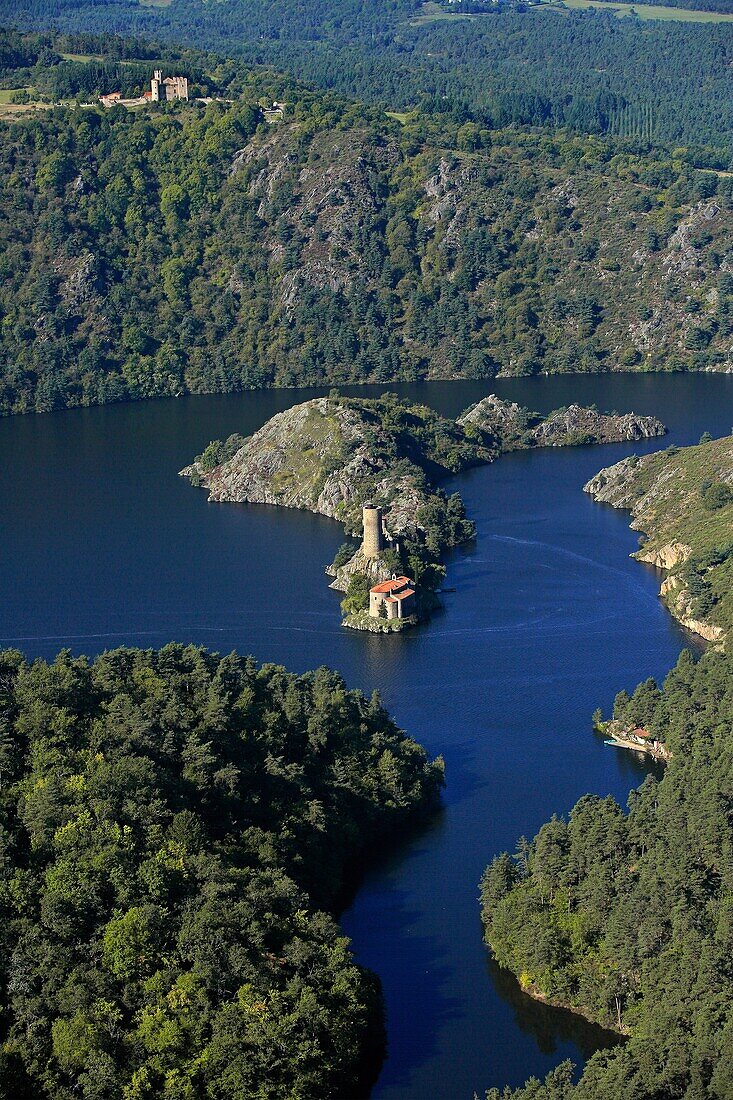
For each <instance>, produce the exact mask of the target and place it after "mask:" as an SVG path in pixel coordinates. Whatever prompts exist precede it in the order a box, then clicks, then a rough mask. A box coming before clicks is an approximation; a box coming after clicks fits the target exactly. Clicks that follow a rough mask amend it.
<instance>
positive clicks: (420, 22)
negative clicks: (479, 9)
mask: <svg viewBox="0 0 733 1100" xmlns="http://www.w3.org/2000/svg"><path fill="white" fill-rule="evenodd" d="M420 13H421V14H420V15H416V16H415V18H414V19H411V20H410V26H411V27H422V26H424V25H425V24H426V23H441V22H443V21H444V20H450V22H451V23H457V22H458V21H459V20H463V21H465V20H466V19H480V18H481V16H480V15H478V16H477V15H461V14H460V13H459V12H453V11H446V10H445V8H441V6H440V4H435V3H433V2H432V0H428V2H427V3H426V4H423V6H422V7H421V9H420Z"/></svg>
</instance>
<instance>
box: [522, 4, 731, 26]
mask: <svg viewBox="0 0 733 1100" xmlns="http://www.w3.org/2000/svg"><path fill="white" fill-rule="evenodd" d="M543 2H544V3H545V6H546V7H550V6H552V7H555V8H557V9H558V10H562V8H571V9H574V10H579V11H585V10H586V9H587V8H599V9H601V10H602V11H612V12H613V14H614V15H615V16H616V17H617V18H618V19H624V18H626V16H629V15H632V14H636V15H637V16H638V17H639V19H664V20H669V19H671V20H675V21H677V22H680V23H733V15H727V14H725V13H723V12H716V11H693V10H692V9H691V8H668V7H665V6H664V5H662V4H616V3H613V4H609V3H605V2H604V0H562V3H561V4H557V5H556V4H550V3H547V2H546V0H543Z"/></svg>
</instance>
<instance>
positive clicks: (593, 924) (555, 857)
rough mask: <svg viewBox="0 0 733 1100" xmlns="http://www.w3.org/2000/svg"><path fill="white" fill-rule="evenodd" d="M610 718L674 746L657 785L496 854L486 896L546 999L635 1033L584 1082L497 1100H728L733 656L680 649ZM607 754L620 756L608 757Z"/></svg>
mask: <svg viewBox="0 0 733 1100" xmlns="http://www.w3.org/2000/svg"><path fill="white" fill-rule="evenodd" d="M615 715H616V717H617V718H618V719H619V720H621V721H622V722H623V723H624V725H643V726H645V727H646V728H647V729H649V730H650V731H651V732H652V733H654V734H655V735H656V736H657V737H659V738H660V739H662V740H664V741H665V742H666V743H667V745H668V747H669V748H670V749H671V751H672V759H671V761H670V763H669V764H668V765H667V766H666V768H665V771H664V775H663V776H662V778H661V779H660V780H657V779H655V778H653V777H652V776H649V777H648V778H647V779H646V780H645V782H644V783H643V785H642V786H641V787H640V788H639V789H638V790H636V791H632V793H631V795H630V797H629V810H628V813H627V814H624V812H623V810H622V809H621V807H620V806H618V805H617V804H616V803H615V802H614V800H613V799H611V798H606V799H600V798H598V797H595V796H587V797H585V798H583V799H581V800H580V802H578V804H577V805H576V806H575V808H574V809H573V810H572V812H571V814H570V816H569V818H568V820H567V821H566V820H564V819H561V818H557V817H554V818H553V819H552V821H550V822H548V823H547V824H546V825H544V826H543V827H542V829H541V830H540V831H539V833H538V834H537V836H536V837H535V839H534V840H533V841H532V843H531V844H529V845H527V843H526V841H524V842H522V843H520V845H519V847H518V850H517V854H516V855H515V856H514V857H510V856H508V855H506V854H504V855H502V856H499V857H498V858H497V859H495V860H494V862H493V863H492V865H491V867H490V868H489V869H488V870H487V872H486V874H485V876H484V878H483V881H482V887H481V894H482V911H483V919H484V925H485V929H486V939H487V942H488V943H489V945H490V946H491V948H492V951H493V953H494V955H495V957H496V959H497V960H498V961H499V963H501V964H502V965H503V966H508V967H509V968H510V969H512V970H513V971H514V973H515V974H517V976H518V977H519V978H520V981H521V982H522V983H523V984H524V985H525V987H526V988H528V989H531V990H532V991H533V992H534V993H535V994H536V995H541V996H545V997H549V998H550V999H552V1000H556V1001H559V1002H562V1003H564V1004H568V1005H570V1006H572V1007H573V1008H575V1009H576V1010H579V1011H582V1012H584V1013H586V1014H587V1015H589V1016H590V1017H592V1018H593V1019H596V1020H598V1021H600V1022H602V1023H604V1024H605V1025H606V1026H608V1027H613V1028H616V1029H618V1030H621V1031H623V1032H624V1033H625V1034H627V1035H630V1036H631V1037H630V1039H629V1041H628V1042H626V1043H624V1044H623V1045H622V1046H620V1047H618V1048H616V1049H615V1050H613V1051H612V1052H610V1053H609V1052H604V1053H600V1054H597V1055H595V1056H594V1057H593V1058H592V1059H591V1060H590V1062H589V1063H588V1064H587V1066H586V1068H585V1071H584V1073H583V1076H582V1078H581V1080H580V1082H579V1084H577V1085H574V1084H573V1078H572V1075H571V1073H570V1071H569V1068H568V1067H567V1066H564V1067H561V1069H560V1070H559V1071H558V1072H557V1073H555V1074H553V1075H551V1077H550V1078H548V1081H547V1083H546V1085H544V1086H539V1084H537V1083H536V1082H535V1083H534V1084H529V1085H528V1086H527V1087H526V1088H524V1089H520V1090H518V1091H512V1090H509V1089H507V1090H506V1091H505V1092H504V1093H501V1094H500V1093H499V1092H498V1091H497V1090H491V1091H490V1092H489V1093H487V1100H499V1097H500V1096H503V1097H505V1098H506V1100H510V1098H511V1100H530V1098H531V1100H609V1098H610V1097H614V1098H615V1097H619V1098H621V1097H624V1098H625V1097H632V1096H633V1097H635V1098H636V1100H661V1098H664V1100H682V1098H686V1100H692V1098H693V1097H694V1098H695V1100H729V1098H730V1097H731V1095H733V920H732V919H731V918H732V916H733V910H732V908H731V898H733V862H732V861H731V853H732V852H733V826H732V824H731V814H730V792H731V789H732V785H733V753H732V752H731V728H732V727H733V662H732V661H731V658H730V657H729V656H727V655H724V654H720V653H712V652H711V653H708V654H707V655H705V656H704V657H703V658H702V659H701V660H700V661H699V663H698V664H697V665H696V664H695V663H694V661H693V660H692V657H691V655H690V653H689V652H687V651H685V652H683V653H682V655H681V657H680V659H679V661H678V663H677V666H676V667H675V668H674V669H673V670H672V671H671V672H670V674H669V675H668V677H667V679H666V681H665V683H664V685H663V687H662V689H661V691H660V690H659V689H658V688H657V686H656V685H655V684H654V682H653V681H647V682H645V683H644V684H642V685H640V687H639V689H638V690H637V691H636V692H635V693H634V696H633V698H631V699H629V696H628V695H626V693H623V692H622V693H621V694H620V695H619V697H618V698H617V700H616V707H615ZM609 751H611V750H609Z"/></svg>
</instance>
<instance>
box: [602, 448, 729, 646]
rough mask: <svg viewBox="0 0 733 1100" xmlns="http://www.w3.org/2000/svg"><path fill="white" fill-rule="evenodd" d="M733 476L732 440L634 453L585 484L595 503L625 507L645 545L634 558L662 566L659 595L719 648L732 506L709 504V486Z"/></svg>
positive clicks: (726, 602)
mask: <svg viewBox="0 0 733 1100" xmlns="http://www.w3.org/2000/svg"><path fill="white" fill-rule="evenodd" d="M732 478H733V441H731V440H729V439H719V440H711V441H710V442H709V443H704V444H701V445H699V446H698V447H687V448H683V449H679V448H670V449H669V450H668V451H662V452H657V453H656V454H649V455H644V456H643V457H641V458H636V457H634V456H631V457H630V458H625V459H623V460H622V461H621V462H617V463H616V465H615V466H610V467H608V468H607V469H605V470H601V471H600V472H599V473H598V474H596V475H595V477H593V478H591V479H590V481H589V482H588V483H587V484H586V486H585V491H586V492H587V493H590V494H591V496H592V497H593V498H594V500H597V501H601V502H603V503H606V504H610V505H612V506H613V507H615V508H628V509H629V510H630V511H631V514H632V517H633V518H632V522H631V527H632V529H634V530H637V531H644V532H645V534H646V535H647V537H648V541H647V542H646V543H645V545H644V546H643V547H642V548H641V549H640V550H638V551H637V552H636V553H635V554H633V555H632V556H633V557H634V558H636V559H637V561H641V562H645V563H647V564H649V565H653V566H654V567H655V568H657V569H663V570H665V572H666V573H667V576H666V577H665V578H664V580H663V581H662V585H661V588H660V596H661V597H662V599H663V600H664V602H665V604H666V605H667V607H668V608H669V611H670V612H671V614H672V615H674V617H675V618H676V619H677V620H678V621H679V622H680V623H682V625H683V626H685V627H687V629H689V630H691V631H693V632H694V633H696V634H699V635H700V636H701V637H703V638H705V639H706V640H707V641H710V642H714V643H718V644H722V643H723V642H724V641H725V639H726V631H727V627H728V626H729V625H730V609H729V602H730V598H731V597H730V572H729V565H728V563H729V561H730V559H731V554H730V545H731V535H732V534H733V524H732V523H731V517H730V509H731V507H732V506H731V505H730V504H728V505H726V504H725V501H724V500H723V501H722V502H719V503H717V504H716V503H713V505H710V506H706V503H705V499H704V495H705V494H704V491H705V487H706V486H708V485H714V484H716V483H719V484H720V485H726V484H730V483H731V479H732Z"/></svg>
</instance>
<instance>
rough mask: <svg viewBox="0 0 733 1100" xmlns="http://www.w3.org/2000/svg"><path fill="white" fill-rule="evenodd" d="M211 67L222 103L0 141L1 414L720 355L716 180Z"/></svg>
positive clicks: (80, 121)
mask: <svg viewBox="0 0 733 1100" xmlns="http://www.w3.org/2000/svg"><path fill="white" fill-rule="evenodd" d="M207 73H208V77H207V79H208V80H209V81H210V82H211V83H212V84H215V85H216V87H217V90H220V91H221V90H223V91H224V92H225V93H228V95H229V97H230V98H232V99H235V102H233V103H226V102H220V103H219V102H217V103H212V104H210V105H208V106H204V105H202V104H194V103H189V104H186V105H179V106H177V107H169V108H167V109H162V110H160V109H159V110H156V109H154V108H141V109H139V110H137V111H128V110H126V109H125V108H123V107H116V108H112V109H110V110H106V111H105V110H104V109H102V108H97V107H88V108H73V109H60V108H57V109H53V110H50V111H49V110H46V111H38V112H36V113H32V114H30V115H27V116H25V117H24V118H23V119H22V120H20V121H18V122H15V123H13V124H11V125H5V126H2V128H0V158H2V176H1V178H0V195H1V197H2V210H3V219H2V221H0V270H2V273H3V283H2V289H0V312H1V315H2V345H1V347H0V355H1V356H2V359H1V363H0V372H1V378H0V383H1V386H0V410H2V412H4V413H8V412H14V411H15V412H21V411H26V410H32V409H36V410H39V411H44V410H47V409H51V408H55V407H59V406H64V405H73V404H79V403H87V404H88V403H95V402H101V401H109V400H117V399H122V398H130V397H132V398H135V397H147V396H157V395H175V394H180V393H184V392H202V391H213V390H232V389H236V388H241V387H253V386H265V385H272V384H276V385H294V384H302V383H316V384H317V383H324V382H326V383H333V382H347V381H352V382H355V381H367V380H372V381H388V380H393V379H410V378H417V377H426V376H430V377H453V376H459V375H463V376H469V377H489V376H492V375H494V374H497V373H499V372H502V373H503V374H532V373H535V372H539V371H598V370H628V369H690V368H692V369H694V368H712V369H724V368H725V367H726V366H727V365H728V364H729V354H730V352H729V349H730V334H731V331H733V320H732V313H731V305H732V303H733V277H732V276H731V275H730V273H729V272H727V270H726V268H725V267H724V266H723V261H724V259H725V257H726V256H727V255H728V253H729V249H730V240H731V237H732V233H731V218H732V215H731V180H730V179H728V178H727V177H722V176H718V175H716V174H714V173H711V172H699V171H695V170H692V169H691V168H690V167H689V166H688V164H687V163H686V162H685V160H684V158H683V157H682V156H681V155H680V156H678V155H674V156H672V155H662V154H660V155H655V156H652V155H648V154H647V155H645V156H641V155H639V154H637V152H636V151H634V150H633V149H632V148H630V147H629V146H628V145H627V144H624V143H618V142H615V141H611V140H607V141H601V140H599V139H589V138H585V139H583V138H579V137H572V136H569V135H567V134H557V135H555V136H553V137H550V136H549V135H543V134H542V133H541V132H540V133H530V132H525V133H522V132H518V131H515V130H504V131H489V130H487V129H484V128H481V127H479V126H477V125H475V124H473V123H463V124H461V125H458V124H457V123H452V122H451V121H450V120H449V119H446V118H444V117H442V116H433V115H424V114H418V115H416V116H415V118H414V119H413V120H411V121H408V122H407V123H406V124H405V125H400V124H399V123H398V122H395V121H392V120H390V119H389V118H385V117H384V116H383V115H382V113H381V112H379V111H372V110H370V109H367V108H365V107H363V106H360V105H358V104H350V103H349V102H347V101H343V100H340V99H337V98H335V97H323V96H320V95H316V94H314V93H310V92H307V91H305V90H304V89H303V88H301V87H300V86H298V85H296V84H294V83H292V82H291V83H289V84H288V83H286V82H284V81H283V80H282V79H281V80H279V81H278V80H276V79H275V78H273V77H271V76H267V75H263V76H256V75H254V74H248V73H247V72H246V71H245V70H241V68H237V67H236V66H230V67H229V68H228V69H227V66H226V64H225V63H223V62H222V63H221V65H220V69H219V70H218V71H217V70H215V69H213V67H210V68H209V69H208V70H207ZM205 75H206V74H205ZM217 82H218V84H217ZM274 90H277V91H278V92H279V94H281V95H283V96H284V97H285V98H286V100H287V108H286V112H285V117H284V119H283V120H282V121H280V122H276V123H275V124H273V125H268V124H267V123H266V122H264V121H263V114H262V110H261V108H260V106H259V104H258V100H259V99H260V98H263V97H264V98H265V100H267V98H268V96H272V94H273V91H274ZM721 267H722V271H721Z"/></svg>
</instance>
